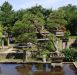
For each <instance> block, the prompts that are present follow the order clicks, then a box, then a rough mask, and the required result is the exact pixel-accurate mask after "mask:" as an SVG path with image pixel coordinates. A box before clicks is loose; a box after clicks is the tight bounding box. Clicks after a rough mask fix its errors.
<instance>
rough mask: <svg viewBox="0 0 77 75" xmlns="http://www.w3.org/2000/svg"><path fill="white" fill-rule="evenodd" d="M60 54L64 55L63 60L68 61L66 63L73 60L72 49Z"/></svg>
mask: <svg viewBox="0 0 77 75" xmlns="http://www.w3.org/2000/svg"><path fill="white" fill-rule="evenodd" d="M62 52H63V53H64V55H65V60H68V61H74V60H75V49H74V48H69V49H64V50H63V51H62Z"/></svg>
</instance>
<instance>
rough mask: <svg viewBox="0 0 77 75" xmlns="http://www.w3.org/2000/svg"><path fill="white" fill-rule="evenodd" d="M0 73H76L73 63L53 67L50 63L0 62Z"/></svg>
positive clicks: (6, 74)
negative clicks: (23, 63)
mask: <svg viewBox="0 0 77 75" xmlns="http://www.w3.org/2000/svg"><path fill="white" fill-rule="evenodd" d="M0 75H77V73H76V69H75V67H74V66H73V64H63V68H61V67H56V68H53V67H52V66H51V64H25V66H24V65H22V64H0Z"/></svg>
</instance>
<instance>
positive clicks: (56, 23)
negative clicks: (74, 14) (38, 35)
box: [46, 10, 67, 32]
mask: <svg viewBox="0 0 77 75" xmlns="http://www.w3.org/2000/svg"><path fill="white" fill-rule="evenodd" d="M64 18H65V14H64V11H62V10H54V11H53V12H52V13H50V15H49V17H48V18H47V26H46V27H47V29H48V30H49V31H50V32H52V31H53V29H60V28H63V27H65V26H66V25H67V21H66V20H65V19H64Z"/></svg>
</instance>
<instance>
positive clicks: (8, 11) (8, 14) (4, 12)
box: [0, 1, 15, 33]
mask: <svg viewBox="0 0 77 75" xmlns="http://www.w3.org/2000/svg"><path fill="white" fill-rule="evenodd" d="M0 21H1V22H2V25H3V26H4V27H5V29H6V31H7V32H8V33H10V31H11V26H13V25H14V23H15V19H14V11H13V10H12V5H10V4H9V3H8V2H6V1H5V2H4V3H3V5H2V6H1V12H0Z"/></svg>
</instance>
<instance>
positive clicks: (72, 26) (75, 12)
mask: <svg viewBox="0 0 77 75" xmlns="http://www.w3.org/2000/svg"><path fill="white" fill-rule="evenodd" d="M60 10H63V11H64V12H65V19H66V20H67V26H66V29H67V30H70V32H71V35H76V33H77V25H76V24H77V7H76V6H75V5H71V4H68V5H67V6H64V7H61V8H60Z"/></svg>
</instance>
